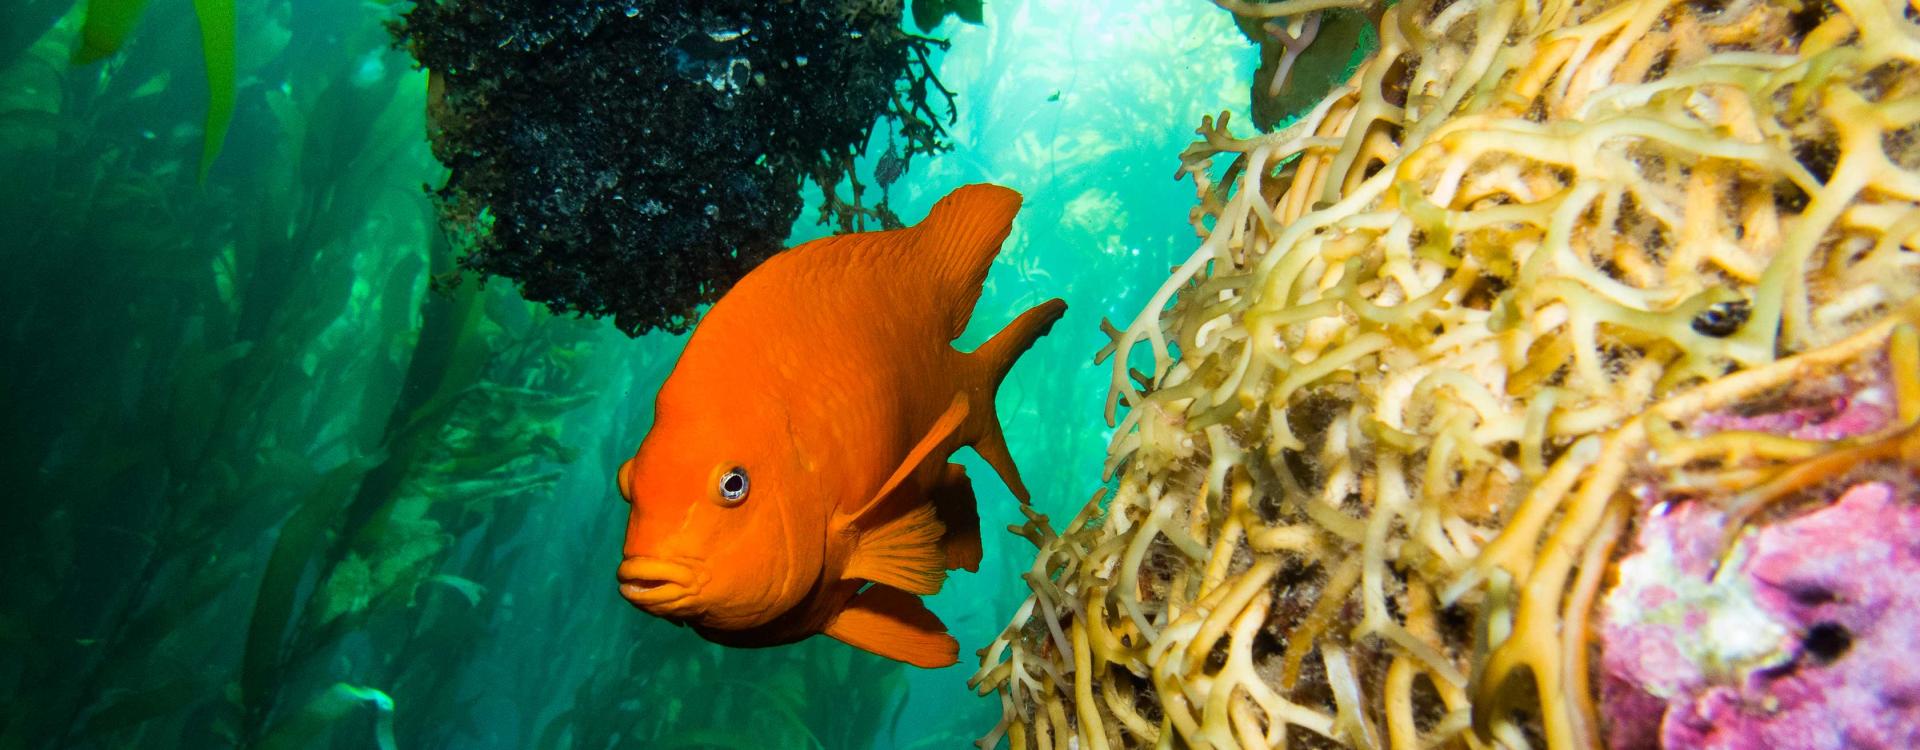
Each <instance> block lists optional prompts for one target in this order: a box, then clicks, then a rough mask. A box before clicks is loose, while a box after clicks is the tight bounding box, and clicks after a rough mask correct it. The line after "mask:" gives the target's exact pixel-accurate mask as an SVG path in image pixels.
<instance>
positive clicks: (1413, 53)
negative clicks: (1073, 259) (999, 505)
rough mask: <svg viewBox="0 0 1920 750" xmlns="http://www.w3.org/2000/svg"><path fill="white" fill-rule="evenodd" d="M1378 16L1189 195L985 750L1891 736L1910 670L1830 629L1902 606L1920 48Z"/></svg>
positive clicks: (1033, 600)
mask: <svg viewBox="0 0 1920 750" xmlns="http://www.w3.org/2000/svg"><path fill="white" fill-rule="evenodd" d="M1222 4H1223V6H1233V7H1230V8H1229V9H1230V10H1234V12H1235V13H1236V14H1240V13H1243V12H1246V11H1249V10H1257V12H1259V13H1261V14H1264V15H1266V16H1269V17H1273V18H1276V19H1277V18H1284V17H1286V16H1288V15H1293V14H1298V13H1304V12H1307V11H1309V10H1315V9H1322V8H1326V7H1328V6H1330V5H1331V6H1338V7H1355V8H1362V7H1363V6H1364V4H1363V3H1362V2H1360V1H1359V0H1355V2H1344V3H1343V2H1336V3H1327V2H1321V1H1320V0H1287V1H1285V2H1278V3H1272V4H1265V5H1249V4H1240V3H1222ZM1241 6H1245V7H1241ZM1380 18H1381V20H1380V25H1379V27H1378V31H1379V39H1380V49H1379V51H1378V52H1377V53H1376V54H1375V55H1374V56H1373V57H1372V58H1371V59H1369V60H1368V61H1367V62H1365V63H1364V64H1363V65H1362V66H1361V67H1360V69H1359V70H1358V71H1357V72H1356V73H1355V75H1354V76H1353V77H1352V79H1351V80H1350V81H1349V82H1348V83H1347V84H1346V85H1345V86H1343V87H1341V88H1338V89H1336V90H1335V92H1334V93H1333V94H1332V95H1330V96H1329V97H1327V98H1326V99H1325V100H1323V101H1321V102H1320V103H1319V104H1318V105H1317V106H1315V107H1314V108H1313V109H1312V111H1310V112H1309V113H1308V114H1307V115H1306V116H1304V117H1303V118H1301V119H1300V120H1299V121H1297V122H1295V123H1294V124H1293V125H1291V126H1288V127H1286V128H1284V129H1282V130H1280V131H1278V132H1275V133H1272V134H1269V135H1264V136H1258V137H1252V138H1239V137H1235V136H1234V135H1233V134H1232V133H1231V132H1230V131H1229V128H1228V122H1227V120H1228V118H1227V117H1226V116H1225V115H1222V116H1221V117H1220V118H1219V119H1218V120H1215V119H1213V118H1207V119H1206V120H1205V121H1204V122H1203V124H1202V126H1201V128H1200V130H1199V131H1198V132H1199V135H1200V138H1199V139H1198V140H1197V141H1196V142H1195V143H1194V144H1193V145H1192V146H1190V147H1189V148H1188V149H1187V150H1186V152H1185V153H1183V154H1182V155H1181V161H1182V167H1181V169H1180V174H1181V175H1182V176H1186V177H1191V178H1192V179H1193V180H1194V182H1195V185H1196V188H1197V191H1198V195H1199V199H1200V203H1199V206H1198V207H1197V208H1196V209H1195V210H1194V211H1193V213H1192V220H1193V223H1194V226H1195V229H1196V231H1197V232H1198V234H1199V235H1200V236H1201V237H1203V238H1204V241H1203V242H1202V243H1201V244H1200V246H1199V247H1198V249H1197V250H1196V251H1195V252H1194V254H1193V255H1192V256H1191V257H1190V258H1188V259H1186V260H1185V261H1184V262H1183V263H1182V264H1181V265H1180V266H1179V267H1178V268H1177V269H1176V270H1175V271H1174V274H1173V276H1172V277H1171V278H1170V279H1169V280H1168V281H1167V282H1166V284H1165V285H1164V286H1162V287H1161V288H1160V290H1159V291H1158V292H1157V293H1156V294H1155V295H1154V296H1153V297H1152V298H1151V299H1150V300H1148V301H1147V303H1146V304H1145V306H1144V309H1143V310H1142V311H1141V313H1140V314H1139V315H1138V316H1137V317H1136V318H1134V319H1133V320H1132V321H1129V322H1128V323H1127V324H1126V325H1124V326H1117V327H1113V328H1111V329H1110V330H1109V333H1110V334H1111V335H1112V336H1113V339H1114V341H1113V345H1112V346H1111V347H1110V348H1109V349H1108V350H1107V351H1105V352H1103V356H1111V357H1113V362H1112V364H1113V368H1114V369H1113V372H1114V377H1113V380H1112V384H1111V388H1110V394H1109V409H1110V412H1109V417H1110V418H1116V417H1119V418H1120V419H1119V422H1118V429H1117V430H1116V431H1115V434H1114V438H1113V444H1112V446H1111V449H1110V458H1109V464H1108V470H1109V472H1110V473H1111V474H1115V475H1117V477H1118V480H1117V484H1116V486H1114V487H1113V488H1112V489H1111V492H1110V493H1109V492H1108V491H1106V490H1103V491H1102V493H1100V494H1098V495H1096V496H1095V498H1094V499H1093V500H1092V501H1091V502H1089V503H1087V505H1086V506H1085V507H1084V508H1083V509H1082V510H1081V511H1080V513H1078V514H1077V515H1076V516H1075V517H1074V518H1073V519H1071V520H1070V521H1068V522H1067V523H1066V524H1064V525H1063V526H1060V527H1057V529H1056V526H1055V525H1054V524H1053V523H1052V522H1051V521H1050V520H1049V519H1047V518H1045V517H1044V516H1040V515H1038V514H1037V513H1033V512H1032V511H1029V513H1030V515H1031V520H1030V521H1029V523H1027V524H1026V525H1025V526H1024V527H1022V528H1020V529H1018V531H1019V532H1020V533H1022V534H1023V535H1025V536H1026V537H1027V538H1029V539H1030V540H1032V541H1033V543H1034V544H1035V545H1036V546H1037V547H1039V550H1040V552H1039V555H1038V556H1037V558H1036V559H1035V562H1034V564H1033V567H1032V568H1031V569H1030V570H1029V572H1028V573H1027V575H1026V580H1027V582H1028V584H1029V585H1031V586H1032V588H1033V595H1032V596H1031V597H1029V598H1028V599H1027V601H1026V602H1025V604H1024V605H1023V606H1022V607H1021V608H1020V609H1019V610H1018V611H1017V612H1016V613H1015V615H1014V617H1013V621H1012V623H1011V624H1010V625H1009V626H1008V628H1007V629H1006V630H1005V631H1003V633H1002V634H1001V636H1000V637H999V638H998V639H997V640H996V641H994V643H993V644H991V645H990V646H989V647H988V648H987V649H984V650H983V651H982V653H981V660H982V665H981V668H980V671H979V672H978V673H977V674H976V675H975V677H974V684H975V686H976V688H977V689H979V690H980V691H981V692H982V693H983V694H984V693H988V692H997V693H998V695H999V697H1000V700H1001V701H1002V706H1003V720H1002V722H1001V724H1000V725H999V726H998V727H996V728H994V730H993V731H992V732H991V733H990V734H989V735H988V736H987V737H986V738H984V739H983V740H982V745H983V746H990V745H991V744H993V743H994V742H997V741H998V739H999V738H1000V737H1001V736H1003V735H1004V736H1005V737H1007V738H1008V739H1009V741H1010V743H1011V744H1012V746H1013V747H1015V748H1028V747H1042V748H1064V747H1070V746H1072V747H1079V748H1104V747H1146V746H1183V745H1184V746H1191V747H1199V748H1207V747H1356V748H1385V747H1392V748H1414V747H1470V748H1482V747H1496V746H1504V747H1541V746H1545V747H1550V748H1576V747H1601V746H1607V745H1608V744H1611V745H1612V746H1614V747H1652V746H1666V747H1694V746H1708V745H1711V746H1727V747H1758V746H1764V745H1765V744H1767V743H1769V742H1773V743H1778V742H1784V741H1789V739H1790V738H1792V737H1794V736H1804V735H1793V734H1791V732H1795V731H1798V732H1806V731H1808V726H1809V725H1814V724H1818V725H1820V726H1821V727H1823V728H1824V727H1831V726H1833V725H1835V724H1836V723H1838V722H1845V721H1848V719H1849V717H1854V718H1858V717H1859V716H1862V715H1864V714H1861V713H1860V712H1862V711H1870V710H1881V709H1875V708H1873V707H1874V706H1881V707H1883V708H1884V707H1887V706H1893V705H1895V704H1896V703H1897V702H1898V700H1902V699H1903V698H1902V697H1901V696H1904V695H1906V693H1902V692H1900V691H1903V690H1908V689H1909V687H1907V686H1909V685H1910V684H1911V683H1910V681H1903V680H1905V678H1904V677H1900V676H1898V675H1895V676H1894V678H1889V677H1887V675H1888V674H1890V673H1888V672H1887V671H1886V669H1885V667H1886V666H1887V665H1886V664H1885V663H1884V661H1885V658H1886V657H1885V656H1880V655H1875V654H1874V652H1873V649H1874V648H1877V647H1879V646H1878V644H1881V643H1882V642H1883V641H1885V642H1886V643H1888V644H1889V645H1887V646H1886V647H1887V648H1905V646H1898V645H1892V641H1897V640H1899V637H1895V636H1894V635H1892V634H1895V633H1902V632H1905V633H1910V632H1912V628H1907V629H1906V630H1905V631H1902V630H1900V624H1899V622H1897V621H1896V620H1891V619H1890V620H1885V621H1884V622H1883V621H1868V618H1867V617H1866V615H1865V614H1864V613H1860V612H1854V611H1851V610H1850V609H1849V607H1850V606H1851V605H1850V604H1844V603H1842V602H1841V599H1845V601H1846V602H1853V603H1860V602H1863V601H1864V599H1861V598H1860V597H1864V596H1865V594H1864V593H1860V592H1861V591H1862V589H1857V588H1848V587H1847V586H1855V587H1866V588H1870V589H1872V590H1873V592H1874V594H1875V595H1876V596H1881V595H1884V597H1888V598H1886V599H1885V600H1886V601H1895V600H1898V599H1899V598H1900V597H1910V596H1912V592H1911V590H1904V591H1903V590H1902V589H1901V587H1902V586H1906V587H1908V588H1909V589H1910V588H1911V586H1912V584H1911V583H1904V584H1903V583H1900V582H1899V580H1900V579H1899V575H1898V571H1899V570H1900V569H1902V568H1901V566H1903V565H1906V564H1908V563H1909V562H1910V558H1911V550H1910V549H1907V548H1905V547H1901V546H1900V544H1902V543H1903V542H1902V540H1908V542H1909V543H1910V539H1911V535H1910V534H1908V535H1907V536H1904V537H1903V536H1901V534H1902V533H1903V532H1902V531H1901V530H1902V529H1905V528H1907V527H1908V525H1909V523H1910V518H1909V517H1910V516H1911V515H1912V514H1913V513H1914V509H1915V507H1916V506H1915V502H1916V488H1920V469H1916V467H1917V466H1920V427H1916V423H1920V303H1917V302H1914V301H1913V300H1914V299H1915V298H1916V297H1920V69H1917V68H1916V66H1920V23H1917V21H1920V5H1916V4H1910V3H1908V2H1903V1H1899V0H1896V1H1893V2H1873V1H1871V0H1868V1H1858V0H1847V1H1843V2H1834V3H1806V4H1800V3H1786V2H1765V1H1763V0H1727V1H1725V2H1696V1H1690V2H1677V1H1670V0H1625V1H1621V2H1565V1H1562V2H1527V1H1524V0H1456V1H1454V2H1447V1H1445V0H1438V1H1422V0H1410V1H1408V2H1401V3H1399V4H1397V5H1394V6H1392V7H1390V8H1387V9H1386V10H1385V11H1384V13H1382V14H1381V15H1380ZM1222 160H1223V161H1226V162H1227V166H1226V168H1225V171H1224V172H1221V171H1219V170H1218V169H1216V166H1217V165H1216V163H1215V162H1216V161H1222ZM1142 370H1145V371H1142ZM1122 405H1124V406H1125V407H1126V409H1125V412H1124V416H1123V417H1121V415H1120V413H1119V410H1118V407H1120V406H1122ZM1862 534H1865V535H1867V537H1866V539H1867V540H1868V541H1872V542H1873V543H1874V544H1878V545H1879V546H1878V547H1876V548H1875V549H1878V550H1881V551H1883V552H1884V554H1879V553H1878V552H1874V553H1871V554H1869V553H1866V552H1859V551H1856V552H1853V553H1844V554H1843V550H1841V549H1840V548H1839V546H1837V545H1835V544H1832V543H1831V541H1830V540H1832V539H1834V538H1835V537H1836V536H1837V535H1839V536H1845V535H1852V536H1859V535H1862ZM1669 545H1671V546H1669ZM1649 550H1659V551H1658V552H1656V553H1654V554H1658V555H1665V556H1666V557H1665V560H1664V564H1666V565H1667V566H1668V568H1669V572H1670V573H1671V571H1682V572H1685V573H1686V574H1687V576H1679V575H1677V574H1669V575H1667V580H1666V583H1667V584H1668V586H1667V590H1666V591H1664V592H1663V593H1662V592H1655V591H1654V590H1653V588H1652V587H1642V588H1635V587H1636V586H1638V585H1640V584H1638V583H1636V581H1640V582H1643V583H1644V581H1645V580H1647V579H1646V578H1645V577H1644V574H1645V571H1640V572H1636V571H1637V570H1638V569H1639V568H1644V567H1647V566H1648V565H1649V564H1650V563H1651V562H1652V558H1649V557H1647V555H1648V554H1649ZM1849 554H1850V555H1853V556H1852V557H1848V556H1847V555H1849ZM1862 554H1868V555H1869V556H1870V557H1873V559H1874V560H1875V561H1876V564H1878V565H1881V566H1884V567H1885V568H1886V570H1885V571H1884V572H1886V573H1887V576H1889V577H1887V578H1884V580H1883V578H1882V577H1880V576H1858V577H1855V578H1853V579H1851V581H1850V582H1842V581H1839V580H1837V576H1836V575H1835V570H1836V569H1835V568H1834V566H1836V565H1846V564H1849V563H1848V561H1849V560H1851V561H1852V562H1851V563H1850V564H1853V565H1860V564H1864V562H1865V560H1864V559H1861V558H1860V557H1859V555H1862ZM1874 555H1878V556H1877V557H1875V556H1874ZM1636 566H1638V567H1636ZM1636 576H1640V577H1636ZM1688 576H1690V577H1688ZM1683 579H1684V580H1683ZM1795 582H1802V583H1807V584H1808V586H1810V587H1811V588H1808V587H1801V588H1794V587H1795V586H1797V585H1799V584H1797V583H1795ZM1814 584H1817V585H1814ZM1843 584H1844V585H1843ZM1716 586H1717V587H1718V589H1716ZM1682 589H1685V590H1684V591H1683V590H1682ZM1802 589H1805V590H1816V589H1817V590H1819V591H1829V592H1832V593H1834V595H1835V596H1836V597H1839V599H1836V600H1835V601H1833V602H1826V603H1819V602H1806V601H1784V600H1782V599H1781V596H1782V595H1783V592H1784V595H1786V596H1787V598H1788V599H1791V598H1792V597H1791V593H1792V592H1794V591H1800V590H1802ZM1649 597H1650V598H1651V599H1652V600H1654V601H1647V600H1648V599H1649ZM1662 602H1664V603H1666V604H1674V603H1675V602H1679V604H1677V605H1676V606H1675V607H1674V609H1673V610H1672V611H1670V612H1667V613H1665V614H1664V615H1661V616H1648V613H1647V612H1644V611H1643V612H1640V613H1638V614H1635V613H1634V612H1633V611H1632V610H1633V609H1634V605H1635V604H1636V603H1639V604H1650V605H1652V606H1655V607H1658V606H1660V605H1661V604H1662ZM1823 607H1824V609H1823ZM1656 626H1659V627H1666V628H1669V631H1668V632H1666V633H1659V632H1655V631H1652V630H1648V628H1652V627H1656ZM1703 627H1726V628H1731V630H1729V631H1728V632H1730V633H1733V634H1734V635H1741V634H1744V636H1745V638H1746V640H1744V641H1739V642H1731V641H1729V642H1721V643H1718V644H1716V648H1695V649H1692V650H1691V651H1689V650H1688V648H1687V646H1686V645H1685V644H1686V642H1687V641H1688V640H1690V638H1689V637H1688V636H1692V638H1691V639H1692V640H1697V639H1698V637H1699V636H1700V633H1699V632H1698V629H1699V628H1703ZM1743 629H1744V630H1743ZM1648 638H1663V639H1666V640H1667V641H1669V642H1670V643H1674V644H1675V649H1674V653H1672V654H1669V655H1668V657H1669V658H1665V659H1664V660H1662V659H1654V660H1652V661H1648V660H1647V659H1644V658H1642V659H1639V660H1636V659H1635V658H1634V656H1635V655H1636V654H1637V653H1638V652H1636V651H1635V650H1634V647H1633V645H1632V644H1633V643H1635V642H1637V641H1644V640H1646V639H1648ZM1889 639H1890V640H1889ZM1843 642H1844V644H1843ZM1796 665H1797V666H1798V667H1799V668H1797V669H1795V670H1794V671H1793V674H1791V675H1785V676H1783V674H1784V673H1782V672H1781V670H1782V669H1785V668H1789V667H1794V666H1796ZM1902 674H1904V673H1902ZM1796 690H1797V691H1799V692H1797V693H1794V692H1792V691H1796ZM1748 698H1754V699H1757V700H1756V701H1754V702H1752V703H1743V702H1742V700H1743V699H1748ZM1769 701H1771V702H1769ZM1888 720H1889V721H1894V722H1896V723H1895V724H1894V725H1893V729H1889V730H1888V731H1887V732H1885V733H1881V734H1873V735H1870V734H1862V735H1861V738H1860V740H1861V741H1862V742H1874V741H1882V742H1883V744H1885V743H1891V745H1889V746H1892V745H1898V744H1900V742H1901V741H1902V738H1901V737H1900V736H1899V735H1898V733H1897V731H1896V730H1897V728H1898V726H1899V725H1898V723H1897V722H1898V719H1897V718H1891V719H1888ZM1908 724H1911V722H1908ZM1875 726H1879V725H1875ZM1883 728H1884V727H1883ZM1862 731H1863V732H1866V733H1871V732H1875V731H1878V730H1877V729H1874V728H1871V727H1869V728H1865V729H1863V730H1862ZM1911 739H1912V738H1910V737H1909V738H1906V740H1907V741H1911Z"/></svg>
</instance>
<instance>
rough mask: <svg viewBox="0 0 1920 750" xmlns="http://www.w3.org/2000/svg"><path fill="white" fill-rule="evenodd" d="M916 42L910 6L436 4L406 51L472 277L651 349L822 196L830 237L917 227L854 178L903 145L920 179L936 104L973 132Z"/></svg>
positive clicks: (937, 131) (640, 0) (408, 28)
mask: <svg viewBox="0 0 1920 750" xmlns="http://www.w3.org/2000/svg"><path fill="white" fill-rule="evenodd" d="M943 10H944V9H943ZM976 10H977V9H976ZM935 18H936V19H937V18H938V17H937V16H936V17H935ZM900 22H901V6H900V3H898V2H895V1H892V0H802V1H799V2H780V3H760V2H744V1H742V0H725V1H723V2H708V1H705V0H700V1H681V2H671V1H653V0H634V1H633V2H627V3H606V2H592V1H589V0H559V1H558V2H555V1H554V0H438V1H437V2H422V3H420V4H418V5H416V6H415V7H414V8H413V9H412V10H411V11H409V12H408V13H407V14H406V15H405V17H404V18H403V19H402V20H401V21H399V22H397V23H396V24H394V27H393V31H394V34H395V35H396V37H397V38H398V39H399V40H400V41H401V42H402V43H403V44H404V45H405V46H406V47H407V48H408V49H409V50H410V51H411V52H412V53H413V55H414V57H415V58H416V59H417V60H418V61H419V62H420V64H421V65H422V66H424V67H425V68H427V69H428V70H429V71H431V73H432V78H433V85H432V87H431V93H430V94H429V102H428V108H429V112H430V116H429V120H430V124H429V128H430V130H431V131H432V135H433V140H434V145H435V149H434V150H435V154H436V155H437V156H438V157H439V159H440V160H441V162H442V163H444V164H446V165H447V166H448V167H449V168H450V169H451V170H452V175H451V177H450V178H449V179H448V181H447V183H446V186H445V187H444V188H442V189H441V191H440V197H441V210H442V215H443V217H444V218H445V219H447V220H448V221H450V222H451V223H452V224H454V225H456V226H459V227H462V228H464V229H467V230H470V231H472V232H473V234H474V235H475V236H476V237H477V243H476V244H475V246H474V247H473V248H472V249H471V250H470V251H469V253H468V254H467V255H465V256H464V257H463V258H462V259H461V264H462V266H464V267H465V268H466V269H468V270H471V271H476V272H478V273H480V274H484V275H497V276H505V277H508V278H510V279H513V280H514V281H515V282H516V283H517V284H518V285H519V286H520V290H521V293H522V294H523V295H524V296H525V297H526V298H527V299H530V300H534V301H538V302H543V303H545V304H546V305H547V306H548V307H549V308H550V309H552V310H554V311H555V312H562V311H575V312H579V313H585V314H590V315H595V316H600V315H612V316H613V317H614V320H615V322H616V324H617V325H618V326H619V327H620V329H621V330H622V331H625V332H626V333H628V334H629V335H638V334H639V333H642V332H645V331H648V330H652V329H656V328H657V329H665V330H668V331H674V332H682V331H685V330H687V329H688V328H690V327H691V326H692V324H693V322H694V319H695V315H696V312H695V311H696V309H697V307H698V306H699V305H702V304H704V303H709V302H712V301H713V300H715V299H718V298H719V296H720V294H722V293H723V292H725V291H726V290H727V289H728V288H729V287H731V286H732V285H733V282H734V281H736V280H738V279H739V278H740V276H741V275H743V274H745V273H746V271H747V270H748V269H750V268H752V267H753V266H754V265H757V264H758V263H759V262H760V261H761V260H763V259H765V258H766V257H767V256H769V255H772V254H773V253H774V252H777V251H778V250H780V249H781V246H782V243H783V241H784V240H785V239H786V237H787V233H788V230H789V228H790V227H791V226H792V225H793V222H794V220H795V219H796V218H797V217H798V216H799V214H800V208H801V203H802V201H801V198H800V187H801V183H802V180H803V179H808V178H810V179H812V180H813V181H814V182H815V183H817V184H819V185H821V186H822V187H823V188H824V190H825V192H826V204H825V205H823V206H822V207H821V221H822V222H826V221H829V220H831V221H834V222H836V223H837V225H838V228H839V229H840V230H841V231H853V230H858V229H864V228H869V226H868V225H869V224H877V225H880V226H898V225H899V221H898V220H897V219H896V218H895V217H894V215H893V212H892V210H891V209H889V208H888V206H887V204H886V201H885V200H884V199H882V200H881V201H880V202H878V203H877V204H874V205H865V204H863V203H862V201H861V193H862V192H863V186H862V185H861V183H860V181H859V180H858V179H857V178H856V177H855V175H854V173H853V158H854V156H855V155H857V154H860V153H862V152H864V150H865V149H866V144H867V141H868V137H869V135H870V134H871V133H872V132H873V129H874V128H875V127H876V126H877V125H883V124H884V126H885V127H888V128H890V130H889V136H890V137H893V136H894V135H895V134H897V136H898V137H899V138H900V139H902V140H904V142H905V146H904V155H905V158H906V159H908V160H911V159H912V158H913V156H915V155H921V154H931V153H936V152H938V151H941V150H944V149H945V148H946V146H945V145H944V143H943V142H942V140H941V139H942V136H943V135H944V131H943V129H942V126H941V124H940V121H941V117H940V114H938V113H936V112H935V108H934V105H933V104H930V103H929V98H930V96H933V98H936V99H941V100H943V102H942V103H943V104H944V108H945V110H946V111H945V113H944V114H945V117H946V119H947V120H948V121H949V122H951V120H952V117H953V114H954V113H953V108H952V95H951V93H950V92H948V91H947V90H946V89H945V88H943V87H942V86H941V85H940V83H939V81H938V80H936V79H935V78H934V76H933V72H932V69H931V67H930V66H929V64H928V54H929V51H930V50H931V49H934V48H936V47H939V46H941V45H942V44H943V43H942V42H938V41H936V40H932V39H927V38H924V37H919V36H914V35H911V34H907V33H905V32H903V31H901V30H900ZM936 95H937V96H936ZM843 181H845V182H848V183H850V191H851V198H850V199H842V198H841V197H839V196H838V195H836V188H837V187H838V186H839V185H840V183H841V182H843Z"/></svg>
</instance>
